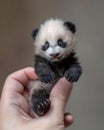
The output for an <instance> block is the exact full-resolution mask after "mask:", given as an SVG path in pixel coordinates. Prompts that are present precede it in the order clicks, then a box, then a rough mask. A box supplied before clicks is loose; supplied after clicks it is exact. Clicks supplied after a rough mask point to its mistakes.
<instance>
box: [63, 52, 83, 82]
mask: <svg viewBox="0 0 104 130" xmlns="http://www.w3.org/2000/svg"><path fill="white" fill-rule="evenodd" d="M74 55H75V54H74V53H72V54H71V55H70V56H69V57H68V58H67V59H66V60H67V62H66V63H67V67H66V70H65V72H64V76H65V77H66V79H67V80H68V81H70V82H77V81H78V79H79V77H80V76H81V73H82V67H81V65H80V63H79V61H78V58H77V57H75V56H74Z"/></svg>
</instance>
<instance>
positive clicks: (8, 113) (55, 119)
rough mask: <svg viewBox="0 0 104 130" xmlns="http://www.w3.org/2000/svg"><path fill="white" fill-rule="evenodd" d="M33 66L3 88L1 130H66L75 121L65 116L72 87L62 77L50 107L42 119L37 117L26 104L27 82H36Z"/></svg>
mask: <svg viewBox="0 0 104 130" xmlns="http://www.w3.org/2000/svg"><path fill="white" fill-rule="evenodd" d="M37 78H38V77H37V75H36V74H35V73H34V69H33V68H32V67H28V68H24V69H22V70H19V71H17V72H14V73H12V74H10V75H9V76H8V77H7V79H6V81H5V83H4V86H3V91H2V94H1V100H0V130H14V129H15V130H65V127H68V126H70V125H71V124H72V122H73V116H72V115H71V114H69V113H65V114H64V110H65V106H66V103H67V100H68V97H69V96H70V93H71V89H72V84H71V83H70V82H68V81H67V80H66V79H65V78H61V79H60V80H59V81H58V82H57V83H56V85H55V86H54V88H53V90H52V92H51V96H50V100H51V108H50V110H49V112H48V113H47V114H46V115H44V116H43V117H34V116H32V114H31V110H30V108H29V105H28V103H27V97H28V92H27V91H26V89H25V86H26V85H27V83H28V81H29V80H31V79H37Z"/></svg>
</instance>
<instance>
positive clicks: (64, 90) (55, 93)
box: [50, 78, 72, 115]
mask: <svg viewBox="0 0 104 130" xmlns="http://www.w3.org/2000/svg"><path fill="white" fill-rule="evenodd" d="M71 89H72V83H71V82H68V81H67V80H66V79H65V78H61V79H60V80H59V81H58V82H57V83H56V85H55V86H54V88H53V89H52V91H51V96H50V98H51V107H52V110H53V112H52V113H54V114H55V115H63V114H64V110H65V106H66V103H67V100H68V98H69V96H70V93H71Z"/></svg>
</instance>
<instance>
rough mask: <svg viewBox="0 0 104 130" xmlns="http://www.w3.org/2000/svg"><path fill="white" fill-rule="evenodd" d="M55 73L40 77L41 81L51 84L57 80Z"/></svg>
mask: <svg viewBox="0 0 104 130" xmlns="http://www.w3.org/2000/svg"><path fill="white" fill-rule="evenodd" d="M55 77H56V76H55V73H54V72H51V73H49V74H42V75H41V76H40V80H41V81H42V82H44V83H51V82H52V81H54V80H55Z"/></svg>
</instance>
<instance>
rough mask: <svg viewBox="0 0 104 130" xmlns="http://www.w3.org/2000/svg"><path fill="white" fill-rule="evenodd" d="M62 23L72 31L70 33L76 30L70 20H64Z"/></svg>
mask: <svg viewBox="0 0 104 130" xmlns="http://www.w3.org/2000/svg"><path fill="white" fill-rule="evenodd" d="M64 25H65V26H66V27H67V28H68V29H69V30H70V31H71V32H72V33H75V32H76V26H75V24H74V23H72V22H69V21H66V22H65V23H64Z"/></svg>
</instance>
